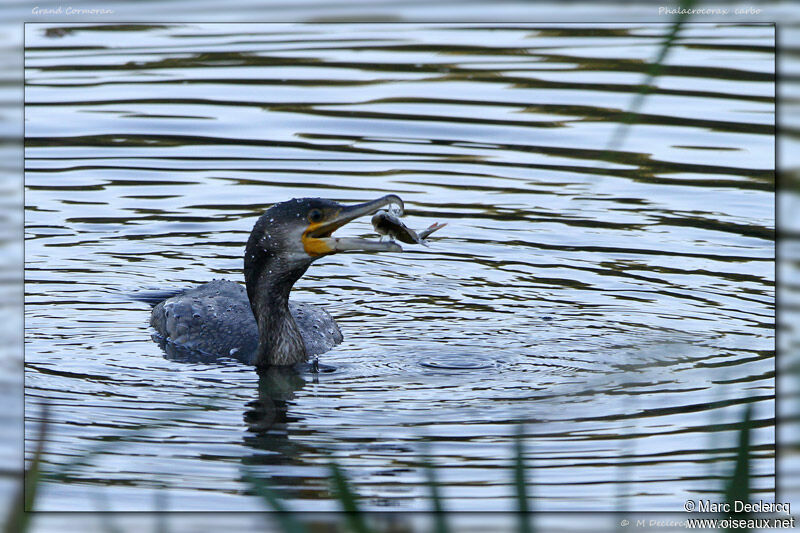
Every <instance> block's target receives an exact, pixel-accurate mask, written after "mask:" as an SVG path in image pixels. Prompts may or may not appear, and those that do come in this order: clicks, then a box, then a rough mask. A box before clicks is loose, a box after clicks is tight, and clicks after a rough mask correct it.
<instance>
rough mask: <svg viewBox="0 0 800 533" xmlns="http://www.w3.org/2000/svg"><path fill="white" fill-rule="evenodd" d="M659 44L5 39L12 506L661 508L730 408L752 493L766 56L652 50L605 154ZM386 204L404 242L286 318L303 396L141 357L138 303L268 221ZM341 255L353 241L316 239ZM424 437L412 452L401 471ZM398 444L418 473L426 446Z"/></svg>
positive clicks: (714, 31)
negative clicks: (44, 408) (19, 171)
mask: <svg viewBox="0 0 800 533" xmlns="http://www.w3.org/2000/svg"><path fill="white" fill-rule="evenodd" d="M666 31H667V27H666V26H663V25H644V24H642V25H633V24H626V25H604V26H601V27H597V26H596V25H592V26H581V25H543V24H538V25H537V24H531V25H522V24H520V25H496V24H495V25H481V24H461V25H444V24H438V23H437V24H432V23H431V24H258V25H256V24H252V25H251V24H187V25H178V24H165V25H150V26H143V25H140V26H135V25H109V26H102V25H80V24H78V25H63V24H50V25H48V24H28V25H27V26H26V69H25V77H26V80H25V99H26V107H25V124H26V149H25V152H26V153H25V166H26V197H25V208H26V212H25V232H26V234H25V237H26V247H25V259H26V295H25V302H26V314H25V326H26V357H25V361H26V405H27V411H26V416H27V419H28V421H29V423H28V426H27V429H28V431H27V432H26V439H27V442H28V450H29V451H30V450H31V449H32V448H31V445H32V442H33V438H34V436H35V435H34V431H32V430H33V428H34V427H35V424H33V422H35V421H36V420H38V418H39V411H38V408H37V407H36V406H37V404H38V403H39V402H40V401H41V400H45V399H46V400H48V401H49V403H50V405H51V409H50V411H51V417H52V418H53V428H52V431H51V435H50V437H49V441H48V451H49V453H50V455H49V457H48V459H47V461H48V466H49V468H51V469H56V468H58V465H63V464H65V463H67V462H69V461H70V460H72V459H73V458H75V457H77V456H80V455H82V454H84V453H86V452H87V450H92V449H96V447H97V446H98V443H109V442H110V443H111V444H106V445H104V446H103V447H102V449H101V450H100V453H97V454H96V455H94V456H92V457H91V459H90V460H89V461H88V464H87V465H84V466H81V467H78V468H75V469H71V471H70V473H69V476H68V477H67V478H66V479H65V480H64V481H63V482H59V483H49V484H47V485H46V488H45V492H44V494H45V497H43V498H42V499H41V508H42V509H43V510H78V509H89V510H92V509H97V508H101V509H105V508H111V509H127V510H149V509H152V508H153V506H154V505H156V504H157V503H158V500H154V494H160V495H162V497H164V498H165V500H164V501H165V502H167V505H168V507H169V508H171V509H178V510H255V509H262V508H263V507H262V504H261V503H260V502H259V500H258V499H256V498H255V497H253V496H251V495H250V493H249V492H248V485H247V483H246V482H244V480H243V473H244V472H253V473H255V474H256V475H258V476H261V477H264V478H265V479H268V480H269V481H270V483H271V484H272V485H273V486H274V487H276V488H278V489H280V490H281V491H283V492H284V493H285V495H286V497H287V499H288V504H289V505H290V506H292V507H295V508H300V509H308V510H328V509H336V508H337V504H336V502H335V500H334V499H333V498H332V496H331V493H330V491H329V487H328V484H327V480H326V474H327V471H326V468H325V465H326V463H327V461H328V458H329V457H331V456H333V457H335V458H337V460H338V462H340V463H341V464H342V466H343V467H344V468H345V469H346V470H347V472H348V473H350V474H351V476H352V478H353V479H354V480H355V485H356V488H357V491H358V493H359V495H360V496H361V497H362V498H363V504H364V506H365V507H366V508H376V509H377V508H379V509H389V510H408V509H426V508H427V506H428V505H429V504H428V502H427V500H426V496H427V489H426V487H425V485H424V479H425V474H424V471H423V470H422V469H421V464H420V454H421V453H423V452H426V453H430V454H431V455H432V460H433V462H434V464H436V465H437V466H438V467H440V469H439V480H440V481H441V482H442V484H443V487H442V492H443V496H444V497H445V504H446V505H447V507H448V508H449V509H463V510H506V509H511V508H513V507H514V505H515V503H514V499H513V480H512V478H511V472H510V471H509V470H508V468H507V467H508V466H509V465H510V463H511V461H512V455H513V451H512V435H513V434H514V433H515V431H516V428H517V427H518V426H519V425H520V424H524V426H523V431H524V435H525V446H526V458H527V460H528V462H529V463H530V464H531V465H532V466H533V467H534V469H533V470H532V472H531V482H532V484H533V485H532V489H531V492H532V493H533V495H534V497H535V498H536V508H537V509H539V510H569V511H575V510H613V509H626V510H663V511H679V510H681V509H682V505H683V502H684V501H685V500H686V499H689V498H692V499H697V498H701V497H702V498H708V497H711V495H714V494H716V493H719V491H720V490H721V488H722V479H721V478H722V477H723V476H725V475H727V474H728V473H729V471H730V469H731V467H732V460H733V458H734V454H735V450H734V447H735V443H736V423H737V422H738V421H739V420H740V419H741V416H742V413H743V410H744V406H745V405H746V404H751V405H753V406H754V414H755V418H756V420H757V426H758V429H757V431H756V432H755V435H754V437H753V438H754V444H755V449H754V454H755V455H754V463H753V474H754V476H755V478H754V481H753V484H754V488H755V493H756V495H757V497H758V498H762V499H765V500H771V499H774V471H775V469H774V442H775V432H774V392H775V391H774V227H775V226H774V191H773V188H774V179H773V169H774V142H773V125H774V70H773V69H774V63H773V60H774V31H773V28H772V26H766V25H717V24H702V25H700V24H698V25H691V26H689V27H688V28H686V30H685V32H684V33H683V34H682V37H681V38H680V39H679V40H678V43H677V46H676V47H675V49H674V50H673V51H672V53H671V55H670V56H669V61H668V65H667V66H665V67H664V69H663V70H662V76H661V77H659V78H658V79H657V80H656V82H655V85H656V87H655V88H654V89H653V90H652V91H651V94H649V95H648V96H647V98H646V100H645V103H644V106H643V108H642V116H641V117H639V119H638V121H637V123H636V124H635V125H634V126H632V127H631V128H630V130H629V132H628V135H627V137H626V138H625V141H624V143H623V144H622V145H621V146H612V147H611V148H610V149H609V147H608V143H609V141H610V139H611V138H612V136H613V134H614V132H615V131H616V130H617V127H618V126H619V124H620V122H621V121H622V120H623V112H624V110H625V109H627V108H628V106H629V105H630V102H631V100H632V99H633V98H634V95H635V94H636V93H637V91H638V90H639V84H641V83H642V80H643V78H644V75H645V74H646V72H647V71H648V63H649V61H650V60H651V59H652V58H653V57H654V56H655V55H656V52H657V49H658V46H659V44H660V42H661V39H662V36H663V34H664V33H665V32H666ZM387 193H395V194H398V195H400V196H401V197H402V198H403V199H404V201H405V203H406V208H407V213H408V215H407V218H406V222H407V223H409V224H410V225H412V226H413V227H418V228H423V227H426V226H428V225H429V224H431V223H433V222H447V223H448V226H447V227H446V228H445V229H444V230H442V231H440V232H439V233H438V234H436V236H437V238H436V239H435V240H433V241H432V243H431V246H430V247H429V248H422V247H411V246H406V251H405V252H403V253H397V254H381V255H366V254H349V255H348V254H340V255H336V256H332V257H329V258H325V259H323V260H321V261H319V262H318V263H317V264H315V265H314V266H312V268H311V269H309V271H308V273H307V274H306V275H305V276H304V277H303V278H302V279H301V281H300V282H299V283H298V284H297V285H296V288H295V291H294V292H293V295H294V297H295V298H297V299H298V300H304V301H313V302H315V303H318V304H320V305H323V306H325V307H326V308H327V309H328V310H329V311H330V312H331V313H332V314H333V315H334V316H335V317H336V319H337V320H338V322H339V324H340V326H341V327H342V330H343V331H344V334H345V342H344V343H343V344H342V345H340V346H339V347H337V348H336V349H334V350H333V351H331V352H328V353H326V354H325V355H324V356H323V357H322V362H323V363H325V364H328V365H331V366H334V367H335V368H336V370H335V371H334V372H331V373H324V374H320V375H319V376H316V378H315V377H314V376H311V375H309V374H300V375H296V374H287V373H284V372H272V373H268V374H265V375H262V376H260V377H259V376H258V375H257V374H256V373H255V372H254V371H253V369H252V368H250V367H245V366H242V365H239V364H237V363H235V362H232V361H221V362H219V363H215V364H199V363H192V362H186V361H182V360H174V359H171V358H169V357H165V353H164V352H163V351H162V350H161V349H160V347H159V346H158V345H157V344H155V343H153V342H152V340H151V339H150V334H151V333H152V331H151V330H150V329H149V327H148V317H149V306H148V305H147V304H145V303H143V302H140V301H137V300H135V299H134V298H132V296H131V295H132V294H135V293H136V292H137V291H141V290H143V289H154V288H180V287H190V286H192V285H194V284H196V283H198V282H203V281H208V280H210V279H212V278H219V277H225V278H228V279H234V280H242V274H241V264H242V253H243V247H244V243H245V241H246V239H247V235H248V233H249V231H250V229H251V227H252V225H253V223H254V221H255V219H256V218H257V217H258V216H259V214H260V213H262V212H263V211H264V210H265V209H266V208H267V207H269V206H270V205H271V204H273V203H274V202H278V201H282V200H285V199H288V198H292V197H300V196H321V197H326V198H332V199H334V200H337V201H340V202H344V203H351V202H358V201H363V200H367V199H372V198H375V197H377V196H380V195H383V194H387ZM340 233H341V234H342V235H347V236H369V235H371V234H372V228H371V226H370V225H369V221H368V219H364V220H361V221H357V222H355V223H353V224H351V225H348V227H347V228H345V229H343V230H342V231H341V232H340ZM423 441H427V442H428V444H429V446H427V448H426V447H425V446H423V445H422V444H423ZM426 450H427V451H426Z"/></svg>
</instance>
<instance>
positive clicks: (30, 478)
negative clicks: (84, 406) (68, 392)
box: [3, 403, 49, 533]
mask: <svg viewBox="0 0 800 533" xmlns="http://www.w3.org/2000/svg"><path fill="white" fill-rule="evenodd" d="M41 419H42V422H41V423H40V424H39V438H38V439H37V441H36V450H35V451H34V452H33V457H32V458H31V462H30V465H28V468H27V470H25V473H24V475H23V476H24V477H23V483H22V484H21V485H20V488H19V492H18V493H17V497H16V498H14V499H13V500H12V501H11V509H9V512H8V519H7V520H6V523H5V524H4V525H3V531H4V532H5V533H22V532H24V531H27V530H28V525H29V518H30V516H29V515H28V512H30V511H33V506H34V503H35V501H36V491H37V489H38V487H39V477H40V475H41V468H40V467H41V463H42V455H43V454H44V443H45V441H46V440H47V425H48V421H49V414H48V408H47V404H46V403H42V414H41Z"/></svg>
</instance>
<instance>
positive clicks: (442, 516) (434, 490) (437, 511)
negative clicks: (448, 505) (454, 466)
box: [422, 441, 450, 533]
mask: <svg viewBox="0 0 800 533" xmlns="http://www.w3.org/2000/svg"><path fill="white" fill-rule="evenodd" d="M423 442H424V443H425V444H424V445H423V446H424V447H423V451H422V466H423V468H424V469H425V477H426V479H427V481H428V488H430V491H431V503H432V504H433V519H434V520H435V523H436V529H435V530H434V531H436V533H448V532H449V531H450V529H449V528H448V526H447V515H446V513H445V511H444V506H443V505H442V498H441V496H440V494H439V484H438V482H437V481H436V469H435V468H434V466H433V463H431V461H430V457H431V454H430V453H429V450H428V447H429V444H428V443H427V441H423Z"/></svg>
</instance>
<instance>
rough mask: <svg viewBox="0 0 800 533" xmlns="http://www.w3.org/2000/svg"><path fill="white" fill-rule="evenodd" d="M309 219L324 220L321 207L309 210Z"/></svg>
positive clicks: (313, 220) (312, 220) (314, 220)
mask: <svg viewBox="0 0 800 533" xmlns="http://www.w3.org/2000/svg"><path fill="white" fill-rule="evenodd" d="M308 220H310V221H311V222H319V221H320V220H322V211H320V210H319V209H312V210H311V211H309V212H308Z"/></svg>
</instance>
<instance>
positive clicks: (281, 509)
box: [243, 472, 308, 533]
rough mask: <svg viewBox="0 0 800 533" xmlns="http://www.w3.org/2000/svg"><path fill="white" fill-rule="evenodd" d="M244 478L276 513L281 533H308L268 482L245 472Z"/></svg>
mask: <svg viewBox="0 0 800 533" xmlns="http://www.w3.org/2000/svg"><path fill="white" fill-rule="evenodd" d="M243 477H244V480H245V481H247V483H248V484H249V485H250V488H251V489H253V492H255V493H256V494H257V495H258V496H260V497H261V499H262V500H264V501H265V502H266V503H267V505H269V506H270V507H272V510H273V511H275V520H277V521H278V523H279V524H280V526H281V531H283V532H284V533H308V529H306V526H305V525H304V524H303V523H302V522H300V521H299V520H297V518H295V516H294V515H293V514H292V512H291V511H289V510H288V509H287V508H286V506H284V505H283V502H282V501H281V500H280V497H279V496H278V494H277V493H276V492H275V491H274V490H272V488H271V487H270V486H269V485H268V484H267V482H266V481H264V480H263V479H259V478H257V477H256V476H254V475H253V474H251V473H250V472H245V473H244V475H243Z"/></svg>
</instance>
